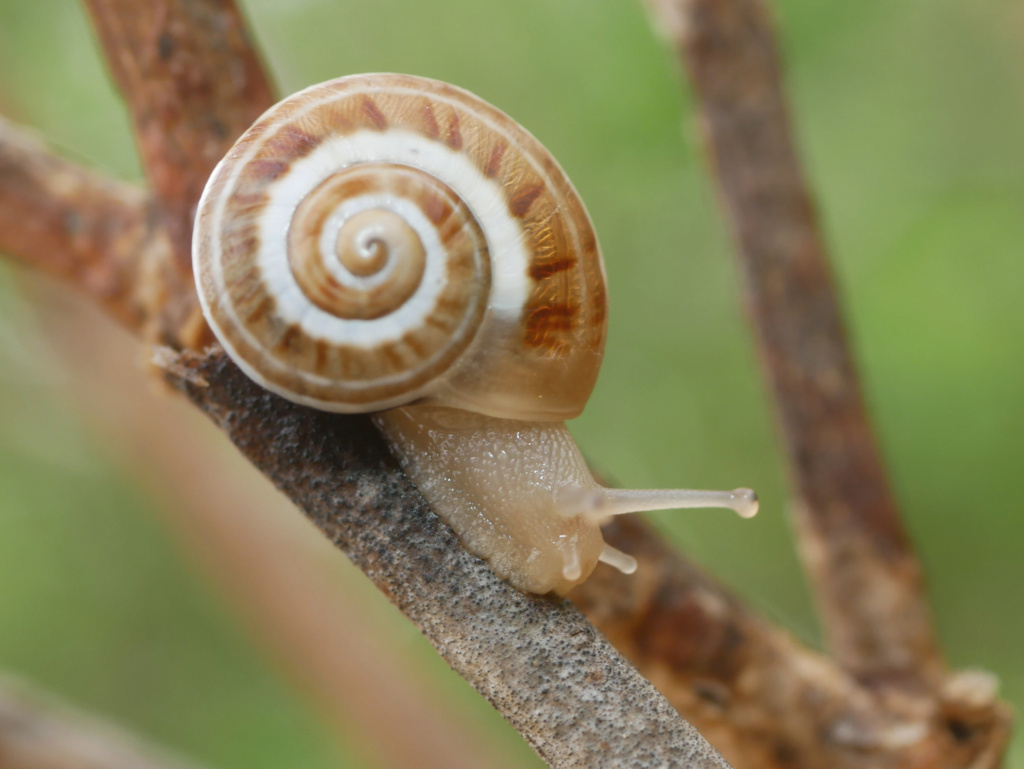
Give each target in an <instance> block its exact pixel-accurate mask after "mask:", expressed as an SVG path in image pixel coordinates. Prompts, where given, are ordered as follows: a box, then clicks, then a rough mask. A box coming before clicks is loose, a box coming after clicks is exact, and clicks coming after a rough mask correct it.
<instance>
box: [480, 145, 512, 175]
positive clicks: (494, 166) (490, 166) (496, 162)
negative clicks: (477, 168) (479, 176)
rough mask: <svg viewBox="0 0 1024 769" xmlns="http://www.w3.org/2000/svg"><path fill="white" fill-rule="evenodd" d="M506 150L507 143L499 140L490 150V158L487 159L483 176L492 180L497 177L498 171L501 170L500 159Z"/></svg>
mask: <svg viewBox="0 0 1024 769" xmlns="http://www.w3.org/2000/svg"><path fill="white" fill-rule="evenodd" d="M507 149H508V142H506V141H503V140H499V141H498V143H497V144H495V145H494V146H493V147H492V148H491V156H490V157H489V158H487V166H486V167H485V168H484V176H486V177H487V178H488V179H493V178H494V177H495V176H497V175H498V171H500V170H501V159H502V157H504V155H505V150H507Z"/></svg>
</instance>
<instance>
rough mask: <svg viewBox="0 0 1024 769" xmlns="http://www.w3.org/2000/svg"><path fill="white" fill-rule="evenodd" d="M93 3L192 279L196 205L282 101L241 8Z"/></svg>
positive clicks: (223, 2) (200, 340) (180, 262)
mask: <svg viewBox="0 0 1024 769" xmlns="http://www.w3.org/2000/svg"><path fill="white" fill-rule="evenodd" d="M85 4H86V6H87V7H88V9H89V12H90V14H91V15H92V19H93V23H94V25H95V27H96V32H97V34H98V36H99V39H100V43H101V45H102V46H103V49H104V51H105V53H106V55H107V63H108V65H109V66H110V69H111V72H112V73H113V75H114V79H115V80H116V81H117V84H118V87H119V88H120V90H121V93H122V95H123V96H124V99H125V103H126V104H127V105H128V109H129V111H130V112H131V117H132V124H133V128H134V132H135V137H136V141H137V142H138V145H139V153H140V155H141V157H142V163H143V166H144V167H145V169H146V174H147V176H148V177H149V181H150V183H151V184H152V185H153V190H154V192H155V195H156V199H157V200H158V201H159V204H160V207H161V209H162V211H163V213H164V217H163V220H164V225H165V226H166V227H167V231H168V233H169V235H170V240H171V244H172V246H173V248H174V254H175V262H176V264H177V267H178V270H179V271H180V273H181V275H182V276H191V274H192V257H191V253H192V251H191V243H192V219H193V217H194V215H195V206H196V203H197V202H198V201H199V196H200V194H201V193H202V191H203V186H204V185H205V184H206V180H207V178H208V177H209V175H210V172H211V171H212V170H213V167H214V166H215V165H216V164H217V162H218V161H219V160H220V159H221V158H222V157H223V156H224V154H225V153H226V152H227V151H228V149H229V148H230V147H231V145H232V144H234V142H235V139H237V138H238V137H239V136H240V135H241V133H242V131H244V130H245V129H246V128H248V127H249V126H250V125H251V124H252V123H253V122H254V121H255V120H256V118H257V117H259V115H260V114H261V113H262V112H263V111H264V110H265V109H266V108H267V107H269V106H270V105H271V104H272V103H273V102H274V97H273V92H272V89H271V86H270V82H269V80H268V78H267V76H266V73H265V71H264V69H263V65H262V64H261V62H260V60H259V56H258V55H257V53H256V51H255V49H254V48H253V47H252V44H251V41H250V39H249V33H248V30H247V29H246V27H245V23H244V21H243V19H242V17H241V14H240V13H239V11H238V9H237V8H236V7H235V4H234V2H232V0H193V1H192V2H180V1H178V0H173V1H172V0H168V2H152V3H139V2H136V0H85ZM198 327H199V324H198V323H197V324H196V328H198ZM209 340H210V337H203V336H197V337H196V338H194V339H192V340H187V341H188V342H189V346H193V347H200V346H202V344H204V343H206V342H207V341H209Z"/></svg>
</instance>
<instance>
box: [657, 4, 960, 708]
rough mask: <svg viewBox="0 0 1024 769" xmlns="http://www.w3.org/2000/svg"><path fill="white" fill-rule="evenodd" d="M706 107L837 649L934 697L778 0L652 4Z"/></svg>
mask: <svg viewBox="0 0 1024 769" xmlns="http://www.w3.org/2000/svg"><path fill="white" fill-rule="evenodd" d="M647 1H648V2H649V3H650V5H651V6H652V7H653V9H654V11H655V13H656V15H657V16H658V17H659V18H660V19H661V21H662V23H663V24H664V26H665V28H666V29H667V30H668V31H669V33H670V35H671V37H672V40H673V42H674V44H675V46H676V48H677V50H678V53H679V55H680V57H681V59H682V61H683V62H684V64H685V66H686V69H687V71H688V73H689V75H690V79H691V81H692V83H693V87H694V90H695V91H696V94H697V110H698V117H699V121H700V126H701V129H702V131H703V135H704V140H705V144H706V148H707V152H708V154H709V156H710V161H711V164H712V167H713V170H714V177H715V180H716V181H717V183H718V186H719V191H720V194H721V200H722V204H723V206H724V208H725V212H726V215H727V217H728V220H729V222H730V224H731V226H732V230H733V236H734V238H735V240H736V242H737V245H738V249H737V255H738V257H739V263H740V267H741V270H742V273H743V275H744V278H745V288H746V291H745V302H746V307H747V311H748V313H749V315H750V317H751V320H752V322H753V325H754V328H755V329H756V332H757V336H758V342H759V347H760V354H761V359H762V365H763V368H764V372H765V376H766V378H767V379H768V381H769V383H770V384H771V388H772V392H773V394H774V398H775V403H776V406H777V412H778V418H779V423H780V426H781V428H782V434H783V437H784V440H785V447H786V451H787V454H788V457H789V464H790V472H791V477H792V482H793V486H794V489H795V492H796V501H795V503H794V505H793V507H794V510H795V514H796V528H797V532H798V534H799V537H800V544H801V551H802V555H803V557H804V560H805V562H806V564H807V566H808V568H809V570H810V572H811V577H812V579H811V583H812V584H813V585H814V587H815V589H816V591H817V598H818V605H819V607H820V610H821V612H822V615H823V620H824V624H825V627H826V630H827V634H828V638H829V643H830V648H831V649H832V650H833V652H834V654H835V657H836V659H837V660H838V661H839V663H840V664H841V665H843V666H844V667H845V668H847V669H848V670H850V671H852V672H853V673H854V675H856V676H857V677H858V678H859V679H860V680H862V681H865V682H868V683H871V684H876V685H880V686H896V687H906V688H913V687H921V686H923V687H934V686H936V685H937V684H938V682H939V680H940V679H941V676H942V671H943V662H942V658H941V655H940V652H939V650H938V646H937V643H936V640H935V637H934V634H933V630H932V625H931V621H930V617H929V611H928V605H927V600H926V597H925V591H924V584H923V577H922V573H921V568H920V565H919V564H918V561H917V559H916V557H915V555H914V552H913V550H912V548H911V545H910V542H909V540H908V539H907V536H906V533H905V532H904V530H903V525H902V523H901V521H900V518H899V514H898V511H897V507H896V503H895V500H894V499H893V496H892V493H891V491H890V489H889V484H888V480H887V478H886V473H885V469H884V465H883V463H882V459H881V455H880V452H879V450H878V446H877V444H876V441H875V437H874V434H873V431H872V429H871V425H870V422H869V420H868V417H867V414H866V411H865V407H864V402H863V398H862V396H861V392H860V385H859V383H858V379H857V373H856V370H855V368H854V364H853V358H852V355H851V353H850V350H849V347H848V345H847V341H846V335H845V333H844V330H843V323H842V318H841V311H840V304H839V299H838V296H837V294H836V290H835V287H834V285H833V281H832V276H831V273H830V270H829V265H828V258H827V255H826V248H825V245H824V240H823V238H822V235H821V232H820V230H819V227H818V224H817V219H816V216H815V212H814V202H813V199H812V196H811V194H810V192H809V190H808V187H807V184H806V182H805V180H804V176H803V172H802V170H801V167H800V162H799V159H798V157H797V154H796V150H795V148H794V143H793V139H792V135H791V131H790V125H789V118H788V115H787V108H786V102H785V97H784V94H783V89H782V84H781V74H780V66H779V57H778V53H777V46H776V42H775V35H774V31H773V28H772V23H771V19H770V16H769V13H768V10H767V7H766V0H647Z"/></svg>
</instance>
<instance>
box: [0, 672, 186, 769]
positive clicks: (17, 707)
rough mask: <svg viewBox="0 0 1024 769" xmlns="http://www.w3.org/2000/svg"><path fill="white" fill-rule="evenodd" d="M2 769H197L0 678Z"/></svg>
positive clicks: (123, 732)
mask: <svg viewBox="0 0 1024 769" xmlns="http://www.w3.org/2000/svg"><path fill="white" fill-rule="evenodd" d="M0 767H3V768H4V769H198V766H197V765H196V764H193V763H187V762H185V761H183V760H181V759H179V758H173V757H172V756H171V755H170V754H169V753H167V752H166V751H164V750H162V749H158V748H155V747H153V746H151V745H147V744H145V743H144V742H143V741H142V740H140V739H139V738H138V737H136V736H134V735H131V734H128V733H127V732H125V731H124V730H122V729H120V728H118V727H116V726H113V725H112V724H109V723H104V722H102V721H100V720H99V719H96V718H94V717H92V716H86V715H83V714H82V713H77V712H75V711H73V710H72V709H70V708H68V707H67V706H64V705H58V704H56V703H54V702H52V701H51V700H50V698H49V697H44V696H43V695H41V694H40V693H38V692H36V691H34V690H31V689H30V688H29V687H27V686H26V685H25V684H23V683H20V682H19V683H15V682H14V681H12V680H10V679H4V678H0Z"/></svg>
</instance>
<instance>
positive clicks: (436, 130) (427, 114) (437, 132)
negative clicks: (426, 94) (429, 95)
mask: <svg viewBox="0 0 1024 769" xmlns="http://www.w3.org/2000/svg"><path fill="white" fill-rule="evenodd" d="M420 117H421V118H422V120H421V123H420V131H421V133H422V134H423V135H424V136H426V137H427V138H428V139H437V138H438V137H440V136H441V128H440V127H439V126H438V125H437V118H436V117H434V108H433V106H432V105H431V103H430V102H429V101H428V100H426V99H424V101H423V107H422V109H421V110H420Z"/></svg>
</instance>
